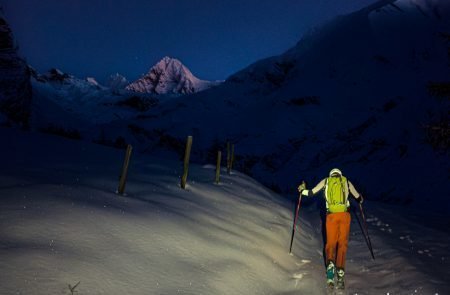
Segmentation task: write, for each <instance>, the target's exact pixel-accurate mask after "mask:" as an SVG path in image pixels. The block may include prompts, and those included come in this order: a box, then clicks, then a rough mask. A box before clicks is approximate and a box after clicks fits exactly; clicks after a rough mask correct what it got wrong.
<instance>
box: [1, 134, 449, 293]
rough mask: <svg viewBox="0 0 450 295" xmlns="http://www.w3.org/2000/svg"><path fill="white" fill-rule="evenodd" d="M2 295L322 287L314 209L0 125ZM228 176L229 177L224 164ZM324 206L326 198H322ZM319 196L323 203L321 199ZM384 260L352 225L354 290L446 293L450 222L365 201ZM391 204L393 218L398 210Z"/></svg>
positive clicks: (166, 163) (236, 178) (204, 170)
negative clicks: (122, 176) (121, 180)
mask: <svg viewBox="0 0 450 295" xmlns="http://www.w3.org/2000/svg"><path fill="white" fill-rule="evenodd" d="M0 136H1V137H2V138H8V139H9V140H8V141H5V142H3V143H2V145H0V151H1V153H2V154H6V155H10V156H9V157H5V158H4V160H3V163H2V165H1V166H0V191H1V194H0V198H1V199H0V268H1V269H2V271H1V272H0V286H1V293H2V294H70V291H69V286H68V285H70V286H71V287H73V286H75V285H76V284H77V283H78V282H79V284H78V285H77V287H76V288H75V289H74V291H77V293H76V294H80V295H81V294H271V295H273V294H326V292H325V288H324V283H325V280H324V275H325V274H324V262H323V258H322V245H323V244H322V231H321V224H320V211H319V210H318V206H316V205H317V204H318V203H316V202H311V201H312V200H309V201H308V200H304V201H303V202H302V208H301V211H300V220H299V223H298V224H299V228H298V231H297V234H296V238H295V241H294V247H293V255H289V254H288V248H289V240H290V234H291V226H292V214H293V212H292V211H293V207H294V204H293V203H292V202H290V201H289V200H286V199H283V198H281V197H280V196H279V195H277V194H275V193H273V192H271V191H270V190H268V189H266V188H264V187H263V186H261V185H260V184H259V183H258V182H256V181H255V180H253V179H251V178H249V177H248V176H245V175H244V174H241V173H238V172H233V173H232V174H231V175H229V176H228V175H223V176H222V180H221V184H220V185H215V184H213V183H212V180H213V177H214V176H213V175H214V169H213V167H212V166H210V165H205V166H199V165H191V167H190V171H189V181H188V186H187V190H181V189H180V187H179V180H180V174H181V163H180V162H179V161H175V160H176V159H173V160H174V161H171V160H162V159H161V158H158V157H153V156H148V155H147V156H142V155H139V154H133V156H132V162H131V165H130V173H129V176H128V183H127V187H126V192H127V195H126V196H125V197H121V196H118V195H116V194H115V190H116V186H117V182H118V178H117V176H118V174H119V172H120V169H121V166H122V160H123V154H124V152H123V150H116V149H112V148H107V147H104V146H99V145H93V144H89V143H86V142H82V141H72V140H67V139H62V138H60V137H53V136H48V135H42V134H33V133H22V132H18V131H16V130H14V129H5V128H0ZM222 172H224V171H222ZM317 201H319V198H318V199H317ZM319 203H320V202H319ZM365 206H366V208H367V211H366V212H367V215H368V222H369V232H370V234H371V238H372V243H373V245H374V250H375V256H376V260H375V261H372V260H371V259H370V254H369V251H368V250H367V246H366V245H365V243H364V239H363V237H362V235H361V231H360V229H359V226H358V223H357V222H356V219H355V218H354V219H353V223H352V232H351V241H350V245H349V253H348V257H347V291H348V294H448V293H449V292H450V287H449V285H448V282H447V279H448V276H449V263H450V257H449V254H448V246H449V234H448V233H449V232H448V224H446V225H444V224H442V220H445V219H440V218H438V216H437V215H435V214H433V215H432V216H433V217H436V218H437V220H438V221H440V222H441V225H440V226H441V227H439V224H436V223H434V222H433V220H431V219H427V220H428V222H429V224H427V223H423V220H422V215H425V214H426V213H427V212H421V213H420V214H422V215H417V214H418V213H417V212H412V211H406V210H405V209H404V208H402V209H401V210H398V209H396V208H392V207H388V206H384V205H383V206H382V205H380V204H377V203H372V202H366V203H365ZM392 212H396V213H397V214H396V215H393V214H392Z"/></svg>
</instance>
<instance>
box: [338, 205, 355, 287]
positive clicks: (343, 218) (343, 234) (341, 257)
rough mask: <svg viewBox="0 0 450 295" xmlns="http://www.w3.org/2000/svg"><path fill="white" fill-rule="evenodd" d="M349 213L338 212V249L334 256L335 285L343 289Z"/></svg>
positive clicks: (348, 233)
mask: <svg viewBox="0 0 450 295" xmlns="http://www.w3.org/2000/svg"><path fill="white" fill-rule="evenodd" d="M350 221H351V216H350V213H348V212H344V213H340V214H339V226H338V229H339V230H338V231H339V234H338V249H337V257H336V274H337V286H338V288H340V289H343V288H344V286H345V284H344V276H345V270H344V268H345V258H346V255H347V248H348V237H349V235H350Z"/></svg>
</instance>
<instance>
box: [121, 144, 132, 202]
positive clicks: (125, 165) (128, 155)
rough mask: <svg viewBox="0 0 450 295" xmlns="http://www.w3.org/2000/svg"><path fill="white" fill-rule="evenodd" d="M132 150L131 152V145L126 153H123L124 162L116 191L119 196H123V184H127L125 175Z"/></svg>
mask: <svg viewBox="0 0 450 295" xmlns="http://www.w3.org/2000/svg"><path fill="white" fill-rule="evenodd" d="M132 150H133V147H132V146H131V145H128V146H127V151H126V153H125V160H124V161H123V167H122V174H121V176H120V181H119V188H118V189H117V192H118V193H119V194H120V195H123V193H124V191H125V184H126V182H127V175H128V166H129V164H130V157H131V151H132Z"/></svg>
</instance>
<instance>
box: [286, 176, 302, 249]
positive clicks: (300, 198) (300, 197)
mask: <svg viewBox="0 0 450 295" xmlns="http://www.w3.org/2000/svg"><path fill="white" fill-rule="evenodd" d="M303 183H305V182H304V181H303V182H302V184H303ZM301 201H302V193H300V196H299V197H298V200H297V207H296V209H295V217H294V223H293V224H292V236H291V245H290V246H289V254H291V253H292V243H293V242H294V234H295V228H296V227H297V218H298V211H299V209H300V202H301Z"/></svg>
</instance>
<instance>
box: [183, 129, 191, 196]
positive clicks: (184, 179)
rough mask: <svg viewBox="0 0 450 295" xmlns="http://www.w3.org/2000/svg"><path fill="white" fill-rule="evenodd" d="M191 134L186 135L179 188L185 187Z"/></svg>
mask: <svg viewBox="0 0 450 295" xmlns="http://www.w3.org/2000/svg"><path fill="white" fill-rule="evenodd" d="M191 147H192V136H190V135H189V136H188V137H187V141H186V150H185V151H184V165H183V176H182V177H181V188H182V189H186V181H187V176H188V171H189V158H190V156H191Z"/></svg>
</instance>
